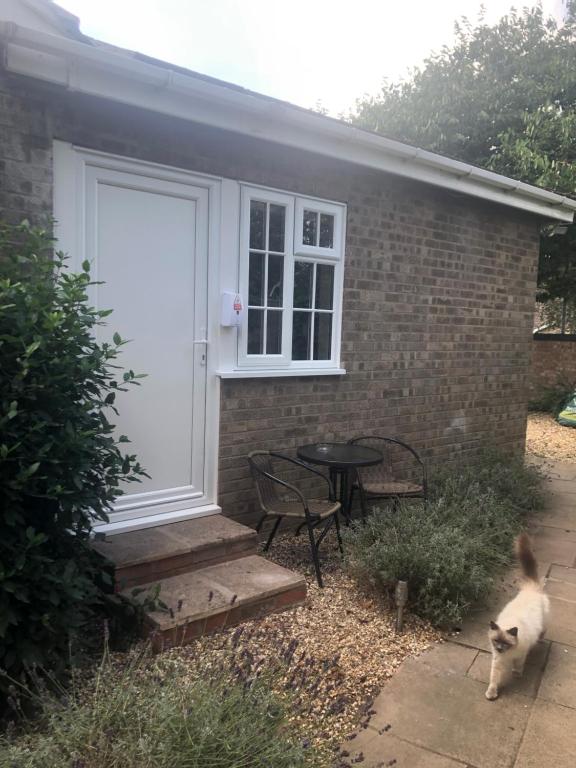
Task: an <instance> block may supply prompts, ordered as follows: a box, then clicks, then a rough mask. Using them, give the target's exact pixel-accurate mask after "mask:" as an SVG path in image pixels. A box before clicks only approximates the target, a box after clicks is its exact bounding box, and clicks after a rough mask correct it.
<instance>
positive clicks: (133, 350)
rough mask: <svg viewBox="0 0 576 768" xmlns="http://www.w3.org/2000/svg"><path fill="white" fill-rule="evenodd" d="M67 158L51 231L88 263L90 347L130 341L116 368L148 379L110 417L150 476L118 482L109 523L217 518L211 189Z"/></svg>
mask: <svg viewBox="0 0 576 768" xmlns="http://www.w3.org/2000/svg"><path fill="white" fill-rule="evenodd" d="M58 151H59V152H60V154H62V153H64V149H62V148H59V149H58ZM68 152H69V153H70V152H72V153H73V154H74V158H72V157H71V156H70V155H68V156H65V157H64V158H63V159H64V163H63V164H61V167H60V170H59V172H58V173H57V174H56V190H55V191H56V194H55V199H56V204H55V214H56V219H57V221H58V228H59V230H60V232H61V233H63V235H64V240H65V243H64V244H65V246H66V247H67V249H68V250H70V252H71V255H73V256H74V266H77V264H79V263H81V261H82V260H83V259H88V260H89V261H90V263H91V272H92V278H93V279H94V280H95V281H97V282H98V283H99V284H98V285H97V286H94V288H93V291H92V296H91V299H92V301H93V303H94V305H95V306H96V307H97V308H98V309H112V310H113V313H112V314H111V315H110V316H109V317H108V318H107V319H106V323H107V325H106V326H104V327H102V328H101V329H100V330H99V331H98V332H97V335H98V340H99V341H106V340H109V339H110V338H111V336H112V334H113V333H114V332H116V331H117V332H118V333H119V334H120V336H121V337H122V338H123V339H128V340H130V341H129V343H127V344H126V345H125V346H124V347H122V354H121V356H120V359H119V363H120V364H121V365H122V366H123V367H124V368H125V369H131V370H133V371H134V372H135V373H143V374H146V377H145V378H143V379H141V385H140V386H138V387H133V386H130V387H128V391H127V392H126V393H120V394H119V395H118V397H117V400H116V406H117V408H118V410H119V416H118V417H114V415H113V414H111V415H110V418H111V420H112V419H114V418H116V422H115V423H116V424H117V433H118V435H120V434H125V435H127V436H128V438H129V439H130V441H131V443H130V444H126V445H125V446H124V448H125V449H126V450H127V452H129V453H135V454H137V456H138V460H139V461H140V463H141V464H142V465H143V467H144V468H145V469H146V471H147V472H148V474H149V475H150V478H149V479H148V478H143V479H142V482H141V483H130V484H126V486H125V489H124V490H125V493H124V495H123V496H121V497H119V499H118V501H117V503H116V505H115V508H114V513H113V515H112V516H111V522H112V523H113V524H118V523H121V522H122V521H134V522H136V521H144V525H145V524H146V519H149V520H150V519H154V520H155V521H156V522H160V521H161V519H162V518H163V517H164V518H165V517H168V518H170V519H181V518H182V517H189V516H192V515H193V514H194V510H198V513H201V514H206V511H210V510H212V511H217V508H215V507H214V504H213V502H214V501H215V499H214V498H213V488H214V483H213V482H212V477H213V472H211V471H209V469H210V467H209V466H208V465H207V463H209V462H210V460H211V459H212V457H211V456H208V457H207V455H206V444H207V441H206V424H207V408H209V406H210V402H209V400H210V398H211V397H214V396H216V394H217V393H216V392H214V391H213V388H212V387H209V386H208V387H207V370H208V366H207V356H208V346H207V340H208V339H207V337H208V332H209V319H208V254H209V205H210V186H209V185H207V186H201V185H197V184H195V183H193V181H194V180H193V179H190V180H189V179H188V177H187V176H186V174H184V173H182V174H178V173H177V172H175V173H173V174H170V173H168V172H166V171H165V170H162V169H156V168H155V167H153V166H149V165H146V164H142V165H141V166H139V165H138V164H136V163H133V162H132V161H125V162H123V161H122V160H121V159H118V160H117V161H116V162H115V161H114V159H111V158H105V159H103V157H99V156H91V155H90V154H89V153H88V154H87V155H84V156H83V155H82V154H81V152H78V151H76V152H74V150H68ZM57 154H58V153H57ZM74 168H75V172H74V173H73V175H74V177H75V178H74V181H71V179H70V174H71V173H72V172H73V169H74ZM66 169H67V170H66ZM59 179H60V183H61V189H60V190H58V180H59ZM72 194H74V195H75V200H74V201H72V198H71V195H72ZM66 200H68V202H69V203H70V205H71V207H72V211H70V210H68V208H69V207H70V206H67V205H66ZM210 504H212V507H210ZM113 527H116V526H113ZM120 528H123V526H120Z"/></svg>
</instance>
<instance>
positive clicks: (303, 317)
mask: <svg viewBox="0 0 576 768" xmlns="http://www.w3.org/2000/svg"><path fill="white" fill-rule="evenodd" d="M311 325H312V312H294V314H293V319H292V360H310V328H311Z"/></svg>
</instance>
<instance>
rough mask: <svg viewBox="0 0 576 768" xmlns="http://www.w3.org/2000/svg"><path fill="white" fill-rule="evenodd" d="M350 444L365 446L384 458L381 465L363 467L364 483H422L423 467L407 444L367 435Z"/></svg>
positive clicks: (392, 438) (389, 438)
mask: <svg viewBox="0 0 576 768" xmlns="http://www.w3.org/2000/svg"><path fill="white" fill-rule="evenodd" d="M350 443H354V444H356V445H365V446H367V447H368V448H374V449H376V450H377V451H380V453H381V454H382V456H383V457H384V459H383V461H382V463H381V464H376V465H375V466H373V467H362V469H361V470H360V472H361V475H362V478H363V480H364V482H367V481H368V482H369V481H370V480H374V481H380V482H381V481H390V480H405V481H406V480H419V481H420V482H421V481H422V475H423V466H422V462H421V460H420V458H419V456H418V454H417V453H416V451H415V450H414V449H413V448H411V447H410V446H409V445H406V443H403V442H402V441H401V440H398V439H396V438H394V437H383V436H380V435H365V436H362V437H355V438H353V439H352V440H350Z"/></svg>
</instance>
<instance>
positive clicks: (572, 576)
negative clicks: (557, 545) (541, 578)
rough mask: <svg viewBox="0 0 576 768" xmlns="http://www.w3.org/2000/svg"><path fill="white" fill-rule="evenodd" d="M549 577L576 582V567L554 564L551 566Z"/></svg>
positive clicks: (571, 582)
mask: <svg viewBox="0 0 576 768" xmlns="http://www.w3.org/2000/svg"><path fill="white" fill-rule="evenodd" d="M548 578H550V579H555V580H557V581H564V582H568V583H570V584H576V568H569V567H568V566H566V565H553V566H552V567H551V568H550V573H549V574H548Z"/></svg>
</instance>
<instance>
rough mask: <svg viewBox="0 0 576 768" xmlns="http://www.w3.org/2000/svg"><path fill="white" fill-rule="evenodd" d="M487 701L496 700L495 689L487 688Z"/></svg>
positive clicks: (496, 693) (496, 692)
mask: <svg viewBox="0 0 576 768" xmlns="http://www.w3.org/2000/svg"><path fill="white" fill-rule="evenodd" d="M485 696H486V698H487V699H488V701H494V700H495V699H497V698H498V690H497V689H496V688H488V690H487V691H486V694H485Z"/></svg>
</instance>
